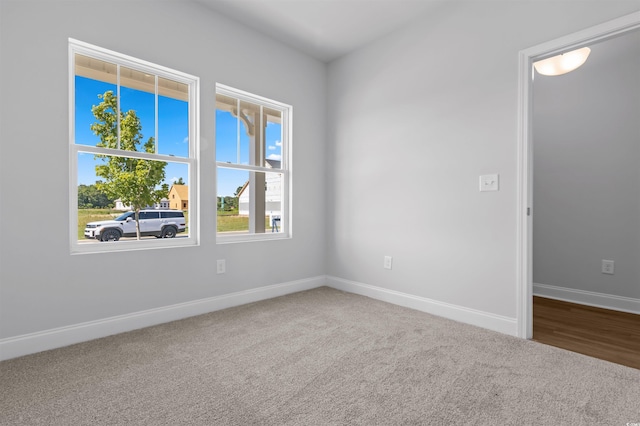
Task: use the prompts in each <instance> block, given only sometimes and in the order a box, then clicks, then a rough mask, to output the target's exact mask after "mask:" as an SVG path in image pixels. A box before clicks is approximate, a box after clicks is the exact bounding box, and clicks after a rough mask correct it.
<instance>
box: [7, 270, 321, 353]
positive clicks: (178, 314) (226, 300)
mask: <svg viewBox="0 0 640 426" xmlns="http://www.w3.org/2000/svg"><path fill="white" fill-rule="evenodd" d="M325 284H326V283H325V276H319V277H313V278H307V279H303V280H298V281H290V282H287V283H281V284H275V285H269V286H265V287H259V288H255V289H251V290H245V291H239V292H237V293H230V294H225V295H222V296H215V297H209V298H206V299H200V300H194V301H192V302H185V303H178V304H175V305H171V306H164V307H162V308H156V309H149V310H146V311H141V312H134V313H132V314H126V315H119V316H115V317H111V318H105V319H101V320H97V321H89V322H85V323H81V324H74V325H70V326H66V327H59V328H54V329H50V330H45V331H40V332H36V333H30V334H25V335H21V336H16V337H9V338H5V339H0V361H2V360H6V359H11V358H16V357H19V356H23V355H29V354H33V353H37V352H42V351H45V350H49V349H55V348H60V347H63V346H68V345H72V344H75V343H80V342H86V341H88V340H93V339H98V338H100V337H106V336H110V335H113V334H118V333H124V332H127V331H131V330H136V329H139V328H144V327H149V326H152V325H157V324H162V323H166V322H170V321H175V320H179V319H183V318H188V317H192V316H195V315H201V314H206V313H208V312H213V311H218V310H221V309H225V308H230V307H233V306H239V305H244V304H246V303H252V302H257V301H260V300H266V299H271V298H274V297H278V296H284V295H285V294H290V293H296V292H298V291H304V290H310V289H312V288H316V287H321V286H323V285H325Z"/></svg>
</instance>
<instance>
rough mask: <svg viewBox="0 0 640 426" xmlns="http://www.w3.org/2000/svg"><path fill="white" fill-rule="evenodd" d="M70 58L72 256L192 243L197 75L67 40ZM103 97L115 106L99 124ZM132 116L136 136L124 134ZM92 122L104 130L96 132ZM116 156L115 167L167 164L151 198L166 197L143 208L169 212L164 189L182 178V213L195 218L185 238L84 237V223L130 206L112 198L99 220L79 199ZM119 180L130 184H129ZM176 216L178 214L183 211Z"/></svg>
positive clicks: (194, 234) (194, 239) (135, 169)
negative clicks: (108, 239) (98, 111)
mask: <svg viewBox="0 0 640 426" xmlns="http://www.w3.org/2000/svg"><path fill="white" fill-rule="evenodd" d="M69 59H70V84H69V87H70V100H71V102H70V114H69V117H70V167H71V173H70V212H71V214H70V224H71V227H70V228H71V232H70V235H71V250H72V252H73V253H81V252H94V251H97V252H102V251H113V250H123V249H126V250H128V249H132V248H136V249H137V248H147V247H158V246H160V247H162V246H169V245H171V246H175V245H194V244H197V229H196V227H195V224H196V222H195V220H194V219H195V218H196V215H197V211H196V209H195V208H196V206H197V200H196V199H195V196H196V195H197V190H196V189H197V181H196V177H197V156H198V149H197V142H198V133H197V132H198V128H197V119H198V111H197V109H198V85H199V81H198V78H197V77H193V76H190V75H187V74H184V73H181V72H178V71H174V70H170V69H168V68H165V67H161V66H158V65H155V64H151V63H148V62H145V61H141V60H138V59H135V58H131V57H128V56H125V55H121V54H118V53H115V52H111V51H107V50H105V49H101V48H98V47H95V46H91V45H88V44H86V43H82V42H78V41H76V40H71V39H70V41H69ZM107 92H109V95H108V96H111V97H112V98H113V99H114V100H115V102H113V103H112V104H109V105H110V107H109V108H104V109H105V110H108V112H109V113H110V114H109V115H108V116H109V119H105V120H102V121H101V120H99V119H98V117H97V116H96V114H95V111H94V108H95V106H100V105H103V100H104V99H105V97H106V96H107ZM99 95H100V97H99ZM103 106H104V105H103ZM129 111H134V114H135V115H136V116H137V119H138V121H139V132H137V133H136V136H135V137H131V136H130V135H129V134H128V133H132V131H131V129H132V128H135V126H133V127H132V126H128V127H127V126H126V123H125V122H124V121H125V120H127V119H128V113H129ZM96 123H97V124H101V125H103V126H104V127H106V128H107V129H102V130H99V129H97V128H96V127H95V124H96ZM127 132H128V133H127ZM134 133H135V132H134ZM134 146H135V148H134ZM116 159H117V161H118V162H125V163H126V162H129V163H131V164H136V165H145V166H147V167H148V168H149V170H151V169H152V168H153V167H156V168H158V166H154V165H160V168H161V167H162V165H164V166H163V167H164V170H163V171H164V173H163V174H164V176H163V177H162V178H161V179H159V180H158V181H157V184H156V185H155V186H154V187H153V188H151V189H150V190H151V191H152V192H154V194H155V193H156V192H157V193H161V192H165V193H166V195H165V196H164V197H162V199H157V198H156V200H157V202H156V203H153V205H149V206H144V207H140V208H141V209H142V208H155V209H160V208H169V198H168V197H169V191H170V189H173V187H174V186H176V185H174V183H176V181H177V180H178V179H180V182H179V183H181V184H183V185H181V186H182V187H183V188H182V190H181V191H180V193H181V197H182V198H181V202H182V204H181V205H182V206H184V210H185V214H184V216H186V217H188V218H189V219H190V220H191V221H192V223H191V224H189V226H188V232H187V233H183V234H179V237H180V238H178V237H176V238H175V239H172V241H168V240H164V239H163V240H161V239H155V238H145V239H144V240H135V239H133V240H134V241H131V239H129V240H128V241H124V239H123V240H120V241H118V242H107V243H100V242H98V241H96V240H88V239H84V238H83V234H82V230H81V228H82V227H83V226H84V223H83V222H87V221H92V220H93V219H98V220H102V219H110V220H113V218H114V217H115V216H117V213H118V212H117V210H115V208H118V207H119V208H120V210H123V209H127V208H130V206H127V205H126V203H122V202H120V200H116V199H113V196H112V197H111V198H112V199H110V200H109V201H110V206H109V207H111V208H112V209H109V212H108V213H107V214H101V215H97V216H102V217H92V216H91V214H89V215H87V214H85V213H86V208H80V204H81V200H80V198H79V191H80V189H82V191H83V195H84V193H85V192H89V193H90V192H91V191H95V189H96V188H95V187H96V186H98V183H97V182H99V181H104V180H105V178H104V173H101V172H100V170H101V169H100V168H101V167H105V164H110V163H109V161H114V160H116ZM123 170H125V169H123ZM127 170H129V169H127ZM129 171H130V172H131V173H138V174H140V175H142V173H143V172H144V169H140V167H133V168H132V169H131V170H129ZM124 182H125V184H130V183H131V181H128V180H126V179H125V181H124ZM123 186H125V185H124V184H123ZM135 192H136V191H135V190H133V191H132V193H135ZM138 193H140V191H138ZM88 199H89V200H91V198H90V197H89V198H88ZM189 199H191V200H190V201H189ZM83 201H84V198H83ZM102 203H103V204H104V200H102ZM89 204H90V203H89ZM82 207H86V206H85V205H83V206H82ZM103 210H106V209H103ZM99 213H106V212H104V211H101V212H99ZM179 213H180V215H181V216H182V215H183V213H182V211H179ZM87 218H88V219H87ZM76 229H77V230H78V231H77V235H76Z"/></svg>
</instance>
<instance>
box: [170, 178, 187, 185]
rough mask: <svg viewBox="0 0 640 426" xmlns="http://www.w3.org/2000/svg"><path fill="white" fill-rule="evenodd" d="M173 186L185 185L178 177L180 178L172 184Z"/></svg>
mask: <svg viewBox="0 0 640 426" xmlns="http://www.w3.org/2000/svg"><path fill="white" fill-rule="evenodd" d="M173 184H174V185H184V184H185V183H184V181H183V180H182V178H181V177H180V178H178V180H177V181H175V182H173Z"/></svg>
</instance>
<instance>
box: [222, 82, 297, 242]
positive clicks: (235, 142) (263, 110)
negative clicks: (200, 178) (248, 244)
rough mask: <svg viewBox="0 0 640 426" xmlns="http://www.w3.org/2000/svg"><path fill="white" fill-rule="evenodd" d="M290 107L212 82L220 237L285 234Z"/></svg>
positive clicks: (288, 199)
mask: <svg viewBox="0 0 640 426" xmlns="http://www.w3.org/2000/svg"><path fill="white" fill-rule="evenodd" d="M291 115H292V107H291V106H290V105H286V104H283V103H280V102H277V101H273V100H270V99H266V98H263V97H260V96H257V95H253V94H250V93H247V92H243V91H241V90H237V89H233V88H230V87H227V86H223V85H217V86H216V117H215V118H216V171H217V173H216V176H217V212H218V214H217V236H218V241H220V242H232V241H248V240H259V239H272V238H287V237H290V235H291V213H290V211H291V195H290V188H291V158H290V152H291Z"/></svg>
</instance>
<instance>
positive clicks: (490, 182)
mask: <svg viewBox="0 0 640 426" xmlns="http://www.w3.org/2000/svg"><path fill="white" fill-rule="evenodd" d="M499 183H500V175H482V176H480V192H484V191H498V190H499V189H500V185H499Z"/></svg>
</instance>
